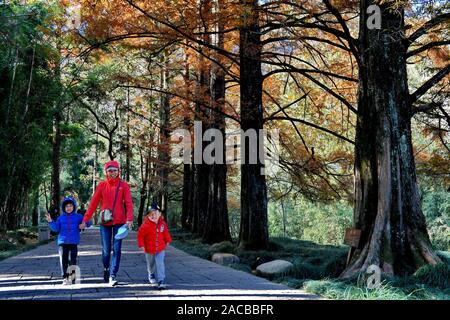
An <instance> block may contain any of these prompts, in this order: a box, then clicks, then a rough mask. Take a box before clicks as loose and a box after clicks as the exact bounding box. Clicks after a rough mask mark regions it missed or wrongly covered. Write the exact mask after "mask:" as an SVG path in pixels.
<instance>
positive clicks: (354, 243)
mask: <svg viewBox="0 0 450 320" xmlns="http://www.w3.org/2000/svg"><path fill="white" fill-rule="evenodd" d="M360 238H361V230H360V229H352V228H348V229H347V230H345V238H344V244H346V245H348V246H350V250H349V251H348V256H347V263H346V266H348V264H349V263H350V257H351V256H352V253H353V250H354V248H357V247H358V246H359V239H360Z"/></svg>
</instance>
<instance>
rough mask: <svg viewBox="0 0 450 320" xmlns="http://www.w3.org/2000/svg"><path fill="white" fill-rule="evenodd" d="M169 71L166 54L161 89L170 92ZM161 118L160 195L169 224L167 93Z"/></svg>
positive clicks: (168, 123)
mask: <svg viewBox="0 0 450 320" xmlns="http://www.w3.org/2000/svg"><path fill="white" fill-rule="evenodd" d="M167 77H168V70H167V57H166V55H165V54H164V62H163V68H162V69H161V89H162V90H163V91H167V90H168V84H167V81H168V80H167ZM159 118H160V132H159V139H160V142H159V148H158V151H159V154H158V160H159V166H160V170H159V179H160V194H159V199H160V200H159V201H160V206H161V209H162V211H163V212H164V213H165V217H164V218H165V219H166V220H167V221H168V222H169V217H168V214H169V210H168V209H169V197H168V188H169V164H170V144H169V142H170V100H169V96H168V95H167V94H165V93H162V94H161V108H160V112H159Z"/></svg>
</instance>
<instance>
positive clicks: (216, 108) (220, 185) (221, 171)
mask: <svg viewBox="0 0 450 320" xmlns="http://www.w3.org/2000/svg"><path fill="white" fill-rule="evenodd" d="M220 4H221V2H220V1H219V2H218V12H220V9H221V7H220ZM223 30H224V26H223V24H222V22H219V23H218V26H217V31H218V34H217V43H216V45H217V46H218V47H219V48H222V49H223V48H224V35H223V33H222V31H223ZM216 59H217V61H219V63H220V62H221V57H220V56H219V55H217V57H216ZM211 71H212V72H211V110H212V111H211V120H212V124H211V128H213V129H217V130H220V132H221V133H222V136H223V137H225V117H224V116H223V114H222V112H224V106H225V74H224V72H223V70H222V69H221V68H220V67H219V66H218V65H214V67H213V68H212V70H211ZM219 143H220V144H221V148H222V150H224V152H223V157H222V159H217V160H221V161H219V162H221V163H214V164H212V165H210V171H209V188H208V211H207V215H206V219H205V229H204V232H203V240H204V241H205V242H207V243H214V242H222V241H227V240H228V241H231V235H230V226H229V221H228V205H227V165H226V157H225V139H222V141H219ZM216 158H217V155H216Z"/></svg>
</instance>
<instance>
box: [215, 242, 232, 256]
mask: <svg viewBox="0 0 450 320" xmlns="http://www.w3.org/2000/svg"><path fill="white" fill-rule="evenodd" d="M234 251H235V247H234V245H233V244H232V243H231V242H230V241H224V242H219V243H215V244H213V245H211V246H210V247H209V253H210V255H211V256H212V255H213V254H214V253H217V252H222V253H234Z"/></svg>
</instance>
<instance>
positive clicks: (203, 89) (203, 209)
mask: <svg viewBox="0 0 450 320" xmlns="http://www.w3.org/2000/svg"><path fill="white" fill-rule="evenodd" d="M210 11H211V1H210V0H205V1H202V6H201V13H200V14H201V15H202V16H207V15H209V14H210ZM203 25H204V28H203V30H202V31H203V32H204V34H203V39H202V40H203V41H204V42H205V43H211V40H210V36H209V34H208V32H210V30H209V26H208V21H205V22H204V24H203ZM199 65H200V68H199V69H200V71H199V81H198V86H197V94H196V96H197V99H196V100H197V102H196V104H195V116H194V121H201V123H202V133H204V132H205V131H206V130H207V129H208V128H209V116H210V110H209V109H208V108H206V105H207V104H208V103H209V100H210V96H211V94H210V88H209V80H210V70H209V64H208V63H207V62H206V60H205V58H204V57H203V56H202V55H200V57H199ZM200 99H202V101H199V100H200ZM196 138H197V137H195V135H194V144H195V145H196V150H194V154H195V153H196V152H197V153H198V154H200V152H201V154H202V155H203V150H204V149H205V147H206V144H205V143H204V142H203V141H202V139H201V141H195V140H196ZM199 138H200V137H199ZM197 158H199V157H197ZM200 158H201V159H197V161H195V162H193V167H194V168H193V174H194V176H193V189H192V192H193V200H192V201H193V219H192V231H193V232H194V233H197V234H199V235H202V234H203V232H204V227H205V218H206V215H207V212H208V185H209V167H210V166H209V165H207V164H205V163H204V161H203V156H201V157H200ZM194 159H195V156H194Z"/></svg>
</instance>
